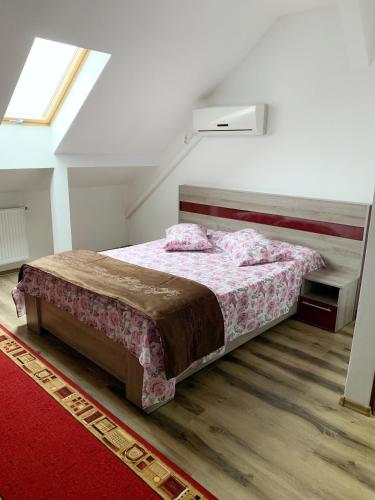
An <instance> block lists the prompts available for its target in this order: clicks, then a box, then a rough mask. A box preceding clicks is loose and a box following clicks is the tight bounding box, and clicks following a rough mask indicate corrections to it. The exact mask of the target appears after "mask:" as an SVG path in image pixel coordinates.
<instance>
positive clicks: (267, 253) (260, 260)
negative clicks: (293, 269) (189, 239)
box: [220, 229, 324, 267]
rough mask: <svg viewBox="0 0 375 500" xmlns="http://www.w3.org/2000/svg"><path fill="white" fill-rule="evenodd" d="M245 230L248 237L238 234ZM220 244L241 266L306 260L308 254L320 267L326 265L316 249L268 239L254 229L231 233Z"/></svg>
mask: <svg viewBox="0 0 375 500" xmlns="http://www.w3.org/2000/svg"><path fill="white" fill-rule="evenodd" d="M245 231H246V237H245V235H244V234H241V235H238V233H244V232H245ZM230 236H231V237H232V238H231V239H230V238H229V237H230ZM236 243H237V244H236ZM220 246H221V248H223V249H224V250H225V251H226V252H227V253H228V254H229V255H230V256H231V257H232V259H233V260H234V262H235V263H236V265H237V266H239V267H240V266H253V265H255V264H268V263H271V262H285V261H288V260H301V259H302V260H304V259H306V258H307V256H311V258H312V259H313V260H314V261H316V262H317V263H319V267H321V266H324V262H323V259H322V258H321V256H320V255H319V254H318V253H317V252H315V251H314V250H311V249H310V248H306V247H302V246H299V245H292V244H291V243H286V242H285V241H277V240H268V239H267V238H265V237H264V236H262V235H261V234H260V233H258V232H257V231H254V230H252V229H250V230H243V231H237V233H231V234H229V235H228V238H227V237H225V238H223V239H222V240H221V242H220Z"/></svg>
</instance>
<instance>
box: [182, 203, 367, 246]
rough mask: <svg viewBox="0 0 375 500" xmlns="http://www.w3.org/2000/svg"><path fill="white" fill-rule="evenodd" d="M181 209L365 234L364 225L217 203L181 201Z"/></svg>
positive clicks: (353, 237) (357, 236)
mask: <svg viewBox="0 0 375 500" xmlns="http://www.w3.org/2000/svg"><path fill="white" fill-rule="evenodd" d="M180 210H182V211H183V212H191V213H195V214H202V215H211V216H214V217H222V218H224V219H234V220H241V221H246V222H255V223H257V224H266V225H268V226H277V227H285V228H288V229H296V230H298V231H306V232H308V233H317V234H326V235H328V236H339V237H340V238H347V239H350V240H358V241H362V240H363V234H364V229H363V227H358V226H350V225H347V224H337V223H335V222H323V221H316V220H310V219H300V218H299V217H289V216H287V215H275V214H265V213H261V212H252V211H250V210H241V209H239V208H226V207H216V206H215V205H203V204H202V203H191V202H190V201H180Z"/></svg>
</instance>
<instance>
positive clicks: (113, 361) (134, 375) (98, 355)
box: [25, 295, 297, 413]
mask: <svg viewBox="0 0 375 500" xmlns="http://www.w3.org/2000/svg"><path fill="white" fill-rule="evenodd" d="M25 301H26V315H27V326H28V328H29V329H30V330H32V331H33V332H35V333H37V334H42V332H43V330H47V331H48V332H49V333H51V334H52V335H54V336H55V337H57V338H58V339H60V340H62V341H63V342H64V343H66V344H68V345H69V346H70V347H72V348H73V349H74V350H76V351H78V352H79V353H81V354H83V355H84V356H85V357H86V358H88V359H90V360H91V361H93V362H94V363H96V364H97V365H98V366H100V367H101V368H103V369H104V370H105V371H107V372H108V373H110V374H111V375H113V376H114V377H115V378H117V379H118V380H120V381H121V382H123V383H124V384H125V394H124V395H125V397H126V399H127V400H128V401H130V402H131V403H133V404H134V405H136V406H138V408H141V409H142V410H143V411H144V412H146V413H151V412H153V411H155V410H156V409H157V408H160V407H161V406H163V405H164V404H166V402H163V403H158V404H155V405H153V406H150V407H148V408H142V390H143V367H142V366H141V365H140V363H139V361H138V359H137V358H136V357H135V356H133V354H131V353H130V352H129V351H128V350H127V349H126V348H125V347H123V346H120V345H119V344H118V343H116V342H114V341H113V340H111V339H110V338H109V337H107V336H105V335H103V334H102V333H100V332H99V331H97V330H96V329H94V328H92V327H89V326H87V325H85V324H84V323H81V322H80V321H78V320H77V319H76V318H74V317H73V316H72V315H71V314H69V313H67V312H65V311H63V310H61V309H59V308H58V307H56V306H55V305H53V304H50V303H48V302H46V301H45V300H42V299H38V298H36V297H32V296H31V295H25ZM296 311H297V304H294V305H293V306H292V307H291V309H290V310H289V311H288V312H287V314H284V315H283V316H281V317H280V318H277V319H276V320H274V321H271V322H269V323H267V324H266V325H264V326H263V327H262V328H258V329H257V330H254V331H252V332H249V333H247V334H245V335H241V336H240V337H238V338H236V339H235V340H233V341H232V342H229V343H228V344H227V345H226V347H225V351H224V353H222V354H218V355H217V356H215V357H213V358H212V359H210V360H209V361H207V362H206V363H204V364H203V365H200V366H198V367H191V368H188V369H187V370H185V371H184V372H183V373H181V374H180V375H179V376H178V377H177V379H176V382H180V381H181V380H184V379H185V378H187V377H190V375H193V373H196V372H197V371H199V370H201V369H202V368H203V367H204V366H207V365H209V364H211V363H213V362H214V361H216V360H217V359H219V358H221V357H222V356H224V355H225V354H227V353H228V352H231V351H233V349H236V348H237V347H239V346H241V345H242V344H244V343H246V342H248V341H249V340H250V339H252V338H254V337H256V336H257V335H259V334H260V333H262V332H264V331H266V330H269V329H270V328H272V327H273V326H275V325H277V324H278V323H280V322H282V321H284V320H285V319H287V318H289V317H290V316H292V315H293V314H295V313H296Z"/></svg>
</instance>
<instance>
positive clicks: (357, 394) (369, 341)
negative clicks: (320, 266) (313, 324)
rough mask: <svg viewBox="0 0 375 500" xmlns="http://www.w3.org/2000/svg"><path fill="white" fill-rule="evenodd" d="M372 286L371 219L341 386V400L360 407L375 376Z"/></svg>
mask: <svg viewBox="0 0 375 500" xmlns="http://www.w3.org/2000/svg"><path fill="white" fill-rule="evenodd" d="M374 204H375V198H374ZM374 283H375V218H374V217H372V219H371V223H370V228H369V234H368V242H367V251H366V257H365V263H364V268H363V279H362V286H361V293H360V297H359V305H358V314H357V319H356V323H355V329H354V337H353V345H352V350H351V353H350V361H349V368H348V376H347V380H346V386H345V397H346V398H347V399H349V400H350V401H354V402H355V403H358V404H360V405H362V406H368V405H369V402H370V398H371V389H372V385H373V382H374V373H375V335H374V324H375V308H374Z"/></svg>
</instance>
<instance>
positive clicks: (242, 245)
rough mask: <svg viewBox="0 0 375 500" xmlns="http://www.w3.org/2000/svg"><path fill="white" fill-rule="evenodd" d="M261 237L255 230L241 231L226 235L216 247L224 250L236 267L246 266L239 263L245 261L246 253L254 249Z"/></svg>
mask: <svg viewBox="0 0 375 500" xmlns="http://www.w3.org/2000/svg"><path fill="white" fill-rule="evenodd" d="M263 239H264V236H262V235H261V234H260V233H258V231H256V230H255V229H241V231H235V232H233V233H227V234H225V235H224V236H222V237H221V238H219V239H218V241H217V243H216V244H217V246H218V247H219V248H221V249H222V250H225V251H226V252H227V253H228V254H229V255H230V256H231V257H232V258H233V260H234V261H235V262H236V264H237V265H238V266H241V265H247V264H241V263H240V262H242V261H246V259H247V257H248V253H249V251H250V250H252V248H253V247H254V243H255V242H256V241H258V240H263Z"/></svg>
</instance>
